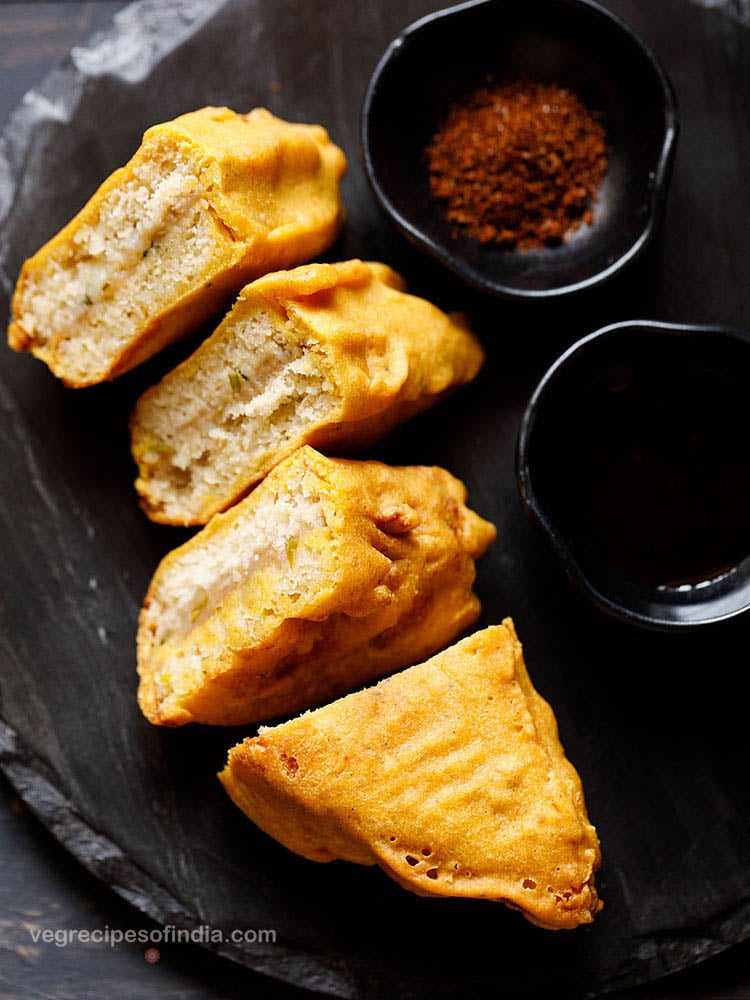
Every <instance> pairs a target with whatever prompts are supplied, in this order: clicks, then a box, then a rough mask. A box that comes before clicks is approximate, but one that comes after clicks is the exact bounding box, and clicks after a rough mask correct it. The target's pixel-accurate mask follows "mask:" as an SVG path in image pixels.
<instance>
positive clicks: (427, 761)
mask: <svg viewBox="0 0 750 1000" xmlns="http://www.w3.org/2000/svg"><path fill="white" fill-rule="evenodd" d="M219 777H220V779H221V781H222V783H223V784H224V786H225V788H226V790H227V792H228V793H229V795H230V796H231V797H232V799H233V800H234V802H235V803H236V804H237V805H238V806H239V808H240V809H242V810H243V812H245V813H246V814H247V815H248V816H249V817H250V819H251V820H253V821H254V822H255V823H256V824H257V825H258V826H260V827H261V828H262V829H263V830H265V831H266V832H267V833H268V834H270V835H271V836H272V837H275V838H276V839H277V840H279V841H280V842H281V843H282V844H284V845H286V846H287V847H288V848H290V850H292V851H295V852H296V853H298V854H301V855H302V856H303V857H305V858H309V859H311V860H314V861H331V860H334V859H343V860H346V861H352V862H356V863H359V864H378V865H380V866H381V867H382V868H383V869H384V870H385V871H386V873H387V874H388V875H390V876H391V877H392V878H394V879H395V880H396V881H397V882H398V883H399V884H401V885H402V886H403V887H404V888H406V889H409V890H411V891H412V892H415V893H417V894H419V895H425V896H461V897H473V898H484V899H492V900H499V901H501V902H503V903H506V904H507V905H508V906H510V907H512V908H514V909H518V910H520V911H521V913H523V915H524V916H525V917H526V918H527V919H528V920H530V921H531V922H532V923H534V924H537V925H538V926H540V927H544V928H548V929H552V930H558V929H573V928H575V927H578V926H579V925H581V924H587V923H590V922H591V921H592V920H593V918H594V917H595V915H596V914H597V913H598V912H599V910H600V909H601V905H602V904H601V901H600V900H599V898H598V896H597V892H596V888H595V885H594V873H595V872H596V870H597V869H598V868H599V865H600V863H601V852H600V847H599V840H598V837H597V834H596V830H595V828H594V827H593V826H592V824H591V823H590V821H589V819H588V816H587V813H586V806H585V802H584V796H583V788H582V785H581V780H580V778H579V776H578V774H577V772H576V770H575V769H574V767H573V765H572V764H571V763H570V762H569V761H568V759H567V758H566V756H565V753H564V751H563V748H562V746H561V744H560V740H559V737H558V732H557V723H556V720H555V717H554V715H553V713H552V710H551V708H550V707H549V705H548V704H547V702H546V701H544V699H542V698H541V696H540V695H539V694H538V693H537V692H536V690H535V689H534V687H533V685H532V682H531V680H530V678H529V675H528V673H527V671H526V667H525V664H524V660H523V652H522V649H521V645H520V643H519V641H518V639H517V637H516V633H515V630H514V627H513V622H512V621H511V620H510V619H506V620H505V621H504V622H503V624H502V625H498V626H493V627H490V628H487V629H485V630H483V631H481V632H477V633H475V634H474V635H472V636H470V637H468V638H467V639H464V640H462V641H461V642H458V643H457V644H456V645H455V646H452V647H451V648H449V649H447V650H444V651H443V652H442V653H439V654H438V655H437V656H434V657H433V658H432V659H430V660H428V661H426V662H424V663H420V664H419V665H417V666H414V667H411V668H409V669H407V670H404V671H403V672H402V673H400V674H396V675H395V676H393V677H389V678H387V679H386V680H384V681H381V682H380V683H379V684H377V685H376V686H375V687H372V688H368V689H366V690H364V691H360V692H356V693H354V694H350V695H348V696H347V697H345V698H341V699H340V700H339V701H337V702H334V703H333V704H330V705H326V706H324V707H323V708H320V709H317V710H315V711H312V712H307V713H306V714H304V715H302V716H300V717H299V718H296V719H293V720H292V721H290V722H287V723H284V724H282V725H279V726H276V727H273V728H263V727H262V728H261V730H260V734H259V735H258V736H257V737H255V738H253V739H251V738H248V739H246V740H245V741H244V742H243V743H241V744H239V745H238V746H236V747H234V748H233V749H232V750H231V751H230V752H229V758H228V763H227V766H226V768H225V769H224V771H222V772H221V774H220V775H219Z"/></svg>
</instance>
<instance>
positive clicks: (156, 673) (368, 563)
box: [138, 447, 496, 726]
mask: <svg viewBox="0 0 750 1000" xmlns="http://www.w3.org/2000/svg"><path fill="white" fill-rule="evenodd" d="M300 478H302V480H303V482H304V488H305V491H306V492H307V493H315V494H316V495H318V496H319V498H320V505H321V508H322V510H323V512H324V519H325V524H324V525H323V526H322V527H320V528H319V529H317V530H315V531H313V532H312V533H311V534H309V535H308V536H306V537H305V538H304V539H303V541H302V542H301V544H302V545H304V547H305V548H306V550H307V551H308V553H312V554H313V556H314V561H315V565H316V568H317V569H316V572H317V577H316V582H315V583H314V585H313V586H312V587H308V589H307V590H306V591H305V592H304V593H302V595H301V596H300V595H299V593H289V590H290V584H289V582H288V580H289V575H290V570H289V568H288V567H281V568H279V567H278V566H276V567H274V566H271V567H270V568H269V569H267V570H266V571H261V572H258V573H255V574H254V575H253V576H252V578H248V579H247V580H245V581H243V582H242V583H240V584H238V585H237V586H235V587H234V588H233V590H232V591H231V592H230V593H228V594H227V595H226V596H225V597H224V598H223V600H221V601H220V602H219V603H218V604H217V606H216V607H215V609H213V610H212V612H211V614H209V615H208V616H207V617H206V618H205V620H200V619H199V620H198V621H196V623H195V625H194V626H192V627H190V628H189V630H188V631H187V632H186V634H184V635H182V636H180V637H179V638H176V639H171V638H170V639H167V640H166V641H161V642H160V643H159V642H157V640H156V639H155V636H156V635H157V632H158V627H159V614H160V611H159V610H158V609H159V608H160V607H161V606H162V603H163V602H162V594H163V592H164V588H165V586H166V585H168V583H169V581H170V579H173V578H174V574H175V573H176V572H178V571H179V568H180V566H182V565H184V562H185V559H186V557H187V558H191V559H192V558H194V557H195V556H196V555H198V556H202V555H203V554H205V553H210V552H211V550H212V549H215V547H216V545H217V544H220V543H221V541H222V539H223V538H226V537H227V536H231V537H235V535H236V533H237V528H238V526H243V525H244V526H247V528H248V529H249V531H248V533H249V534H251V535H252V534H253V525H254V520H253V519H254V517H255V515H256V512H257V511H258V509H259V508H261V507H262V506H263V505H266V504H267V501H268V498H269V497H271V498H273V500H274V502H275V503H278V502H280V501H281V500H283V497H284V496H285V495H286V494H288V492H289V487H288V484H289V482H291V481H299V480H300ZM465 500H466V490H465V488H464V486H463V484H462V483H461V482H459V480H457V479H455V478H454V477H453V476H451V475H450V474H449V473H448V472H446V471H445V470H444V469H440V468H431V467H422V466H411V467H400V468H392V467H389V466H387V465H383V464H381V463H379V462H359V461H351V460H345V459H330V458H325V457H323V456H322V455H320V454H318V453H317V452H316V451H314V450H313V449H312V448H309V447H304V448H301V449H299V450H298V451H297V452H295V453H294V454H293V455H291V456H290V457H289V458H288V459H286V460H285V461H284V462H282V463H281V464H280V465H278V466H277V467H276V468H275V469H274V470H273V471H272V472H271V473H270V475H269V476H268V477H267V478H266V479H265V480H264V481H263V483H261V485H260V486H258V487H257V489H256V490H254V491H253V493H251V494H250V496H248V497H247V498H246V499H245V500H243V501H241V502H240V503H239V504H237V505H236V506H235V507H233V508H232V509H231V510H230V511H228V512H227V513H226V514H218V515H216V517H214V518H212V520H211V521H210V522H209V524H208V525H207V527H206V528H204V529H203V530H202V531H200V532H199V533H198V534H197V535H195V536H194V537H193V538H192V539H191V540H190V541H188V542H187V543H186V544H185V545H183V546H181V547H180V548H179V549H176V550H175V551H174V552H172V553H170V554H169V555H168V556H167V557H166V558H165V559H164V560H163V561H162V563H161V565H160V566H159V568H158V569H157V571H156V574H155V575H154V578H153V580H152V583H151V586H150V587H149V591H148V594H147V596H146V600H145V602H144V607H143V610H142V612H141V617H140V626H139V632H138V671H139V674H140V677H141V683H140V687H139V694H138V697H139V703H140V705H141V708H142V710H143V712H144V714H145V715H146V717H147V718H148V719H149V720H150V721H151V722H154V723H156V724H160V725H171V726H176V725H182V724H183V723H186V722H205V723H212V724H215V725H240V724H244V723H249V722H257V721H261V720H264V719H269V718H275V717H278V716H280V715H285V714H289V713H291V712H295V711H299V710H300V709H302V708H308V707H310V706H311V705H316V704H320V703H321V702H322V701H324V700H327V699H329V698H332V697H337V696H338V695H340V694H342V693H345V692H346V691H350V690H351V689H352V688H354V687H357V686H358V685H360V684H363V683H365V682H367V681H369V680H372V679H373V678H376V677H381V676H383V675H384V674H386V673H389V672H391V671H393V670H397V669H399V668H400V667H403V666H405V665H406V664H408V663H414V662H416V661H417V660H420V659H423V658H424V657H426V656H429V655H430V654H431V653H433V652H435V651H436V650H437V649H440V648H442V647H443V646H444V645H445V644H446V643H448V642H450V641H451V640H452V639H454V638H455V637H456V635H458V634H459V633H460V632H462V631H463V630H465V629H466V628H468V626H469V625H471V624H472V622H474V621H475V620H476V618H477V616H478V615H479V611H480V604H479V601H478V599H477V597H476V595H475V594H474V593H473V591H472V587H473V583H474V578H475V568H474V559H476V558H478V557H479V556H480V555H481V554H482V553H483V552H484V551H485V549H486V548H487V546H488V545H489V544H490V542H491V541H492V540H493V539H494V538H495V534H496V532H495V528H494V526H493V525H491V524H490V523H489V522H487V521H484V520H483V519H482V518H480V517H479V516H478V515H477V514H475V513H474V512H473V511H471V510H469V509H468V508H467V507H466V504H465ZM233 533H234V535H233ZM188 658H193V660H195V659H196V658H197V659H198V661H199V662H200V672H199V676H198V679H197V680H196V681H195V683H193V684H191V686H190V687H189V689H188V690H184V691H183V690H182V688H180V690H181V693H180V694H179V696H176V695H174V694H171V695H170V692H173V691H174V689H175V687H176V679H175V678H176V673H175V671H176V670H177V669H179V668H180V665H181V664H182V663H184V662H185V660H186V659H188ZM160 690H161V695H160V694H159V691H160Z"/></svg>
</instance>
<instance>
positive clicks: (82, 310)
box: [8, 108, 346, 387]
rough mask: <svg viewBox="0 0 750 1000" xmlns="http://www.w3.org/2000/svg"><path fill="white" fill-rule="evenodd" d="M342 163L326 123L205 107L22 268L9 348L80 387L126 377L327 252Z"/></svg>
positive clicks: (337, 214)
mask: <svg viewBox="0 0 750 1000" xmlns="http://www.w3.org/2000/svg"><path fill="white" fill-rule="evenodd" d="M345 169H346V159H345V157H344V154H343V153H342V151H341V150H340V149H339V148H338V147H337V146H334V145H333V143H332V142H331V141H330V139H329V138H328V134H327V132H326V131H325V129H323V128H321V126H319V125H299V124H292V123H289V122H285V121H282V120H281V119H279V118H275V117H274V116H273V115H272V114H270V112H268V111H266V110H265V109H263V108H256V109H255V110H254V111H251V112H250V113H249V114H245V115H239V114H235V113H234V112H233V111H230V110H229V109H228V108H202V109H201V110H199V111H193V112H190V113H189V114H186V115H181V116H180V117H179V118H175V119H174V121H169V122H165V123H163V124H161V125H154V126H153V127H152V128H150V129H149V130H148V131H147V132H146V134H145V135H144V137H143V142H142V144H141V146H140V147H139V149H138V150H137V152H136V153H135V155H134V156H133V158H132V159H131V160H130V161H129V162H128V163H127V164H126V165H125V166H124V167H122V168H121V169H119V170H116V171H115V172H114V173H113V174H112V175H111V176H110V177H109V178H108V179H107V180H106V181H105V182H104V183H103V184H102V186H101V187H100V188H99V190H98V191H97V192H96V193H95V194H94V195H93V196H92V198H91V199H90V201H89V202H88V203H87V204H86V205H85V206H84V207H83V208H82V209H81V211H80V212H79V213H78V215H76V217H75V218H74V219H73V220H72V221H71V222H70V223H68V225H67V226H65V228H64V229H62V230H61V231H60V232H59V233H58V234H57V236H55V237H53V239H51V240H50V241H49V242H48V243H47V244H46V245H45V246H43V247H42V248H41V250H39V251H38V252H37V253H36V254H34V256H33V257H31V258H30V259H29V260H27V261H26V263H25V264H24V265H23V268H22V270H21V275H20V277H19V279H18V284H17V287H16V292H15V295H14V297H13V321H12V323H11V326H10V329H9V331H8V341H9V343H10V346H11V347H13V348H14V349H15V350H18V351H20V350H27V351H31V353H32V354H34V355H36V356H37V357H38V358H41V359H42V361H44V362H45V363H46V364H47V365H49V367H50V369H51V370H52V372H53V373H54V374H55V375H57V376H58V377H59V378H61V379H62V380H63V381H64V382H65V383H66V384H67V385H69V386H73V387H80V386H86V385H92V384H94V383H97V382H102V381H104V380H106V379H112V378H114V377H115V376H117V375H120V374H121V373H122V372H125V371H128V369H130V368H133V367H134V366H135V365H137V364H140V363H141V362H142V361H145V360H146V358H149V357H151V356H152V355H153V354H155V353H156V352H157V351H159V350H161V349H162V348H163V347H165V346H166V345H167V344H169V343H171V342H172V341H174V340H176V339H177V338H178V337H181V336H182V335H183V334H185V333H186V332H188V331H189V330H193V329H195V328H196V327H197V326H198V325H199V324H200V323H201V322H202V321H203V320H204V319H206V318H207V317H208V316H210V315H212V314H213V313H214V312H216V311H217V310H218V309H219V308H222V307H223V306H224V305H225V304H226V302H227V300H228V299H229V298H230V297H231V296H232V295H234V294H235V293H236V292H237V290H238V289H239V288H240V287H241V286H242V285H244V284H245V283H246V282H247V281H249V280H250V279H252V278H255V277H257V276H258V275H261V274H264V273H265V272H266V271H274V270H277V269H278V268H281V267H290V266H293V265H295V264H300V263H302V262H303V261H305V260H310V259H311V258H312V257H315V256H316V255H317V254H319V253H321V252H322V251H323V250H325V249H326V248H327V247H328V246H330V244H331V243H332V242H333V240H334V239H335V237H336V236H337V234H338V232H339V229H340V225H341V220H342V207H341V201H340V198H339V181H340V180H341V177H342V176H343V174H344V171H345Z"/></svg>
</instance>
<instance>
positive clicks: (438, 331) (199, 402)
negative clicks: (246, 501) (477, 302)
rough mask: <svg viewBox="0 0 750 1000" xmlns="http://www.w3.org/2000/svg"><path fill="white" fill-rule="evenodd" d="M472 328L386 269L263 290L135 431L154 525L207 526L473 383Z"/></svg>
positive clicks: (476, 359)
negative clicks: (283, 475) (299, 467)
mask: <svg viewBox="0 0 750 1000" xmlns="http://www.w3.org/2000/svg"><path fill="white" fill-rule="evenodd" d="M482 360H483V354H482V349H481V347H480V345H479V342H478V341H477V339H476V337H474V335H473V334H472V333H471V332H470V331H469V329H468V328H467V326H466V324H465V321H463V320H462V318H461V317H458V316H448V315H446V313H444V312H442V311H441V310H440V309H438V308H437V307H436V306H434V305H432V304H431V303H430V302H426V301H425V300H424V299H421V298H417V297H416V296H413V295H407V294H405V292H404V286H403V282H402V281H401V278H400V277H399V276H398V275H397V274H396V273H395V272H394V271H392V270H391V269H390V268H389V267H386V266H385V265H384V264H374V263H372V264H365V263H363V262H362V261H360V260H350V261H345V262H343V263H339V264H309V265H306V266H304V267H298V268H296V269H295V270H293V271H281V272H278V273H275V274H269V275H266V276H265V277H263V278H260V279H258V280H257V281H254V282H253V283H252V284H250V285H248V286H247V287H246V288H244V289H243V290H242V292H241V293H240V296H239V299H238V301H237V303H236V305H235V306H234V308H233V309H232V311H231V312H230V313H229V315H228V316H227V317H226V318H225V319H224V321H223V322H222V323H221V325H220V326H219V327H218V329H217V330H216V331H215V333H214V334H213V335H212V336H211V337H209V339H208V340H207V341H205V342H204V343H203V344H202V345H201V346H200V347H199V348H198V350H197V351H196V352H195V353H194V354H193V355H191V357H189V358H188V359H187V360H186V361H184V362H183V363H182V364H181V365H179V366H178V367H177V368H176V369H175V370H174V371H172V372H170V373H169V374H168V375H167V376H166V377H165V378H164V379H162V381H161V382H160V383H159V384H158V385H156V386H154V387H153V388H151V389H149V390H148V392H146V393H145V394H144V395H143V396H142V397H141V399H140V400H139V402H138V405H137V406H136V409H135V412H134V413H133V417H132V420H131V431H132V444H133V455H134V457H135V460H136V462H137V464H138V472H139V477H138V480H137V482H136V488H137V489H138V492H139V493H140V494H141V497H142V500H143V507H144V509H145V511H146V513H147V514H148V515H149V517H151V518H152V519H153V520H156V521H162V522H167V523H170V524H205V523H206V521H208V519H209V518H210V517H211V516H212V515H213V514H215V513H216V512H217V511H221V510H225V509H226V508H227V507H229V506H230V505H231V504H232V503H234V502H235V501H236V500H238V499H239V498H240V497H242V496H243V495H244V494H245V493H247V491H248V490H249V489H250V488H251V487H252V486H253V485H254V484H255V483H256V482H257V481H258V480H259V479H261V478H262V477H263V476H264V475H265V474H266V473H267V472H268V471H269V469H271V468H272V467H273V466H274V465H275V464H276V463H277V462H279V461H280V460H281V459H282V458H284V457H285V456H286V455H288V454H289V453H290V452H292V451H293V450H294V449H295V448H297V447H299V446H300V445H302V444H310V445H313V447H315V448H320V449H321V450H323V451H328V450H330V449H335V450H337V451H341V450H343V449H346V450H350V449H358V448H361V447H364V446H366V445H367V444H370V443H372V442H373V441H375V440H377V439H378V438H380V437H382V436H383V435H384V434H386V433H387V432H388V431H389V430H390V429H391V428H392V427H394V426H395V425H396V424H399V423H401V422H402V421H404V420H406V419H407V418H408V417H410V416H412V415H413V414H415V413H417V412H419V411H420V410H424V409H425V408H426V407H428V406H431V405H432V404H433V403H436V402H437V401H438V400H439V399H441V398H442V396H443V395H445V393H446V392H447V391H449V390H450V389H452V388H454V387H456V386H458V385H462V384H464V383H466V382H469V381H470V380H471V379H472V378H474V376H475V375H476V374H477V372H478V371H479V368H480V366H481V364H482Z"/></svg>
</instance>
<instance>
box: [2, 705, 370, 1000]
mask: <svg viewBox="0 0 750 1000" xmlns="http://www.w3.org/2000/svg"><path fill="white" fill-rule="evenodd" d="M0 771H2V772H3V774H4V775H5V776H6V777H7V778H8V780H9V781H10V783H11V785H12V786H13V788H14V789H15V791H16V792H17V793H18V795H19V797H20V798H21V800H22V801H23V802H24V803H25V805H26V806H28V808H29V810H30V811H31V812H32V813H33V815H34V816H35V817H36V818H37V819H38V820H39V821H40V822H41V823H42V825H43V826H44V827H46V829H47V830H49V832H50V833H51V834H52V836H53V837H54V838H55V840H57V841H58V843H60V844H61V845H62V846H63V847H64V848H65V850H66V851H68V852H69V853H70V854H72V855H73V857H74V858H75V859H76V860H77V861H78V862H79V863H80V864H81V865H83V867H84V868H85V869H86V870H87V871H89V872H91V874H92V875H94V876H95V877H96V878H98V879H99V880H100V881H101V882H103V883H104V884H105V885H107V886H108V887H109V888H110V889H112V890H113V891H114V892H115V893H117V895H118V896H120V897H121V898H122V899H124V900H125V901H126V902H127V903H129V904H130V905H131V906H133V907H134V908H135V909H137V910H139V911H140V912H141V913H144V914H146V916H148V917H150V918H151V919H152V920H155V921H157V922H158V923H160V924H162V925H165V924H172V925H174V926H176V927H179V928H185V929H188V930H191V929H194V928H195V929H197V928H200V927H201V926H202V924H203V921H202V920H201V919H200V918H199V916H198V915H197V914H196V913H194V912H191V911H190V910H188V909H187V908H186V907H185V905H184V904H183V903H182V902H180V901H179V900H177V899H175V898H174V896H172V895H171V894H170V893H169V892H168V891H167V890H165V889H164V888H163V887H162V886H161V885H159V883H158V882H157V881H156V880H155V879H153V878H152V877H151V876H150V875H149V874H148V873H147V872H145V871H144V870H143V869H142V868H141V867H140V866H138V865H137V864H136V863H135V862H134V861H133V860H132V859H131V858H129V857H127V855H126V854H125V853H124V852H123V851H122V849H121V848H120V847H119V845H118V844H117V843H115V842H114V841H113V840H112V839H111V838H110V837H108V836H106V835H105V834H103V833H100V832H99V831H98V830H97V829H96V828H95V826H93V825H92V824H91V823H90V822H89V821H88V820H87V819H86V818H85V817H83V816H82V815H81V814H80V813H79V812H78V811H77V810H76V808H75V806H74V805H73V803H72V802H71V801H70V799H69V798H68V797H67V795H66V794H65V793H64V792H63V791H62V790H61V789H60V787H59V785H58V783H57V781H56V776H55V775H54V774H53V773H52V772H51V770H50V767H49V765H48V764H47V763H46V762H45V761H43V760H42V759H41V758H39V757H38V756H37V755H36V754H34V753H33V752H32V751H30V750H29V748H28V747H26V746H25V745H24V743H23V740H22V739H21V738H20V736H19V735H18V733H17V732H16V731H15V730H14V729H13V728H12V727H11V726H9V725H8V724H7V723H6V722H5V720H4V719H3V717H2V715H0ZM208 950H210V951H213V952H217V953H218V954H220V955H222V956H224V957H225V958H229V959H231V960H232V961H234V962H237V963H238V964H240V965H245V966H247V967H249V968H251V969H253V970H254V971H256V972H261V973H263V974H264V975H266V976H270V977H272V978H274V979H280V980H282V981H284V982H288V983H291V984H292V985H295V986H300V985H304V987H305V988H306V989H309V990H313V991H315V992H319V993H322V994H324V995H328V996H336V997H342V998H344V1000H355V998H356V997H358V996H359V995H360V994H359V993H358V991H357V990H356V988H355V985H354V983H353V981H352V976H351V974H350V972H349V971H348V970H347V968H346V964H345V963H344V961H343V960H336V959H334V958H329V957H327V956H323V955H312V954H304V953H302V952H301V950H298V949H292V948H289V947H287V946H285V945H283V944H279V943H276V944H273V945H272V946H269V947H267V948H263V946H262V945H253V944H252V943H249V942H248V943H247V944H245V945H243V946H242V947H238V946H235V947H233V946H231V945H228V944H225V945H217V944H211V945H210V947H209V948H208Z"/></svg>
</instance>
